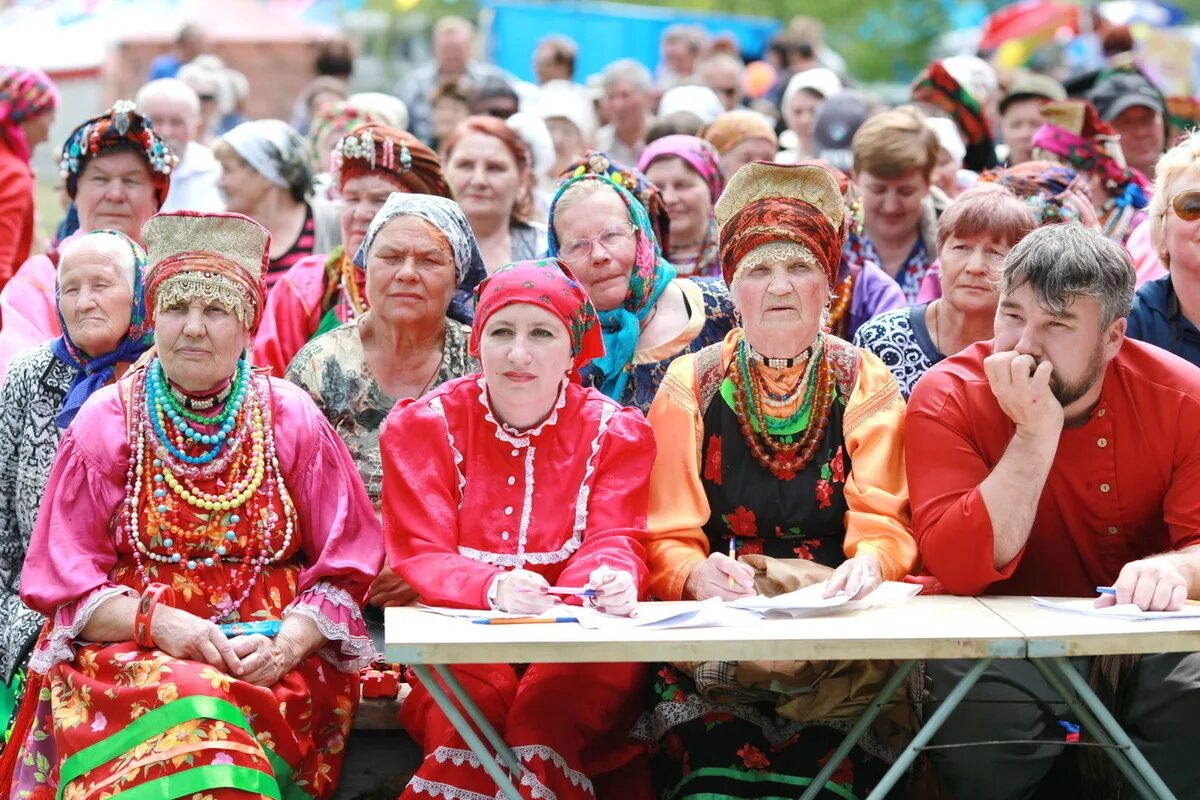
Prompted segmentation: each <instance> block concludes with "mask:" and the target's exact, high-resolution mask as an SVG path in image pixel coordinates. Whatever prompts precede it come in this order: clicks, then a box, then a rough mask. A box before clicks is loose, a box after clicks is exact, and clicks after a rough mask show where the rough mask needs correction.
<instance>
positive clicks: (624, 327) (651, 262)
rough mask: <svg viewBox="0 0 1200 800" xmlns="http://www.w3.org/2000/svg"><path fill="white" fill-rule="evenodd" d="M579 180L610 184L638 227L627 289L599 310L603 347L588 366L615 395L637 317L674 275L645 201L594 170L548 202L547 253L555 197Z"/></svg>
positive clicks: (554, 246)
mask: <svg viewBox="0 0 1200 800" xmlns="http://www.w3.org/2000/svg"><path fill="white" fill-rule="evenodd" d="M581 181H602V182H603V183H604V185H605V186H609V187H611V188H612V189H613V191H615V192H616V193H617V195H618V196H619V197H620V198H621V201H622V202H623V203H625V210H626V211H628V212H629V219H630V221H631V222H633V225H634V227H635V228H636V229H637V249H636V251H635V253H634V261H633V271H632V272H631V273H630V275H629V291H628V292H626V294H625V302H624V303H623V304H622V305H620V306H618V307H617V308H614V309H611V310H609V311H601V312H600V313H599V317H600V324H601V328H602V333H603V335H604V350H605V353H604V356H603V357H601V358H597V359H596V360H595V361H593V362H592V368H593V369H595V370H596V372H597V373H598V378H599V388H600V391H602V392H604V394H606V395H608V396H609V397H611V398H613V399H614V400H617V401H620V400H621V398H622V396H623V395H624V393H625V387H626V385H627V384H628V383H629V372H628V370H627V369H626V367H628V366H629V364H630V362H631V361H633V354H634V353H635V352H636V351H637V342H638V337H639V336H640V335H641V330H642V321H643V320H645V319H646V318H647V317H648V316H649V315H650V312H651V311H653V310H654V306H655V304H656V303H657V302H658V299H659V298H660V297H662V293H663V291H664V290H666V288H667V286H668V285H669V284H670V283H671V281H673V280H674V279H675V268H674V267H673V266H671V265H670V264H669V263H667V261H666V259H664V258H663V255H662V249H661V248H660V247H659V243H658V239H657V238H655V236H654V229H653V228H652V227H651V225H650V217H649V215H648V214H647V213H646V207H645V206H643V205H642V204H641V203H640V202H639V201H638V199H637V198H636V197H634V196H633V195H632V194H630V193H629V191H628V190H627V189H626V188H625V187H624V186H623V185H621V184H620V183H618V182H617V181H616V180H614V179H613V178H611V177H608V176H600V175H594V174H582V175H579V176H578V177H575V178H571V179H569V180H566V181H563V182H562V183H560V184H559V185H558V190H557V191H556V192H555V193H554V199H553V200H552V201H551V202H550V222H549V231H548V232H547V236H546V241H547V245H548V248H549V252H550V255H551V256H553V257H557V256H558V250H559V242H558V234H557V233H556V232H555V230H554V213H555V211H556V210H557V208H558V201H559V199H560V198H561V197H562V196H563V193H564V192H566V191H567V190H568V189H570V188H571V187H572V186H574V185H575V184H577V183H580V182H581Z"/></svg>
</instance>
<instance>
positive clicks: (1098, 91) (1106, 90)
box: [1087, 72, 1166, 122]
mask: <svg viewBox="0 0 1200 800" xmlns="http://www.w3.org/2000/svg"><path fill="white" fill-rule="evenodd" d="M1087 99H1088V100H1091V101H1092V104H1093V105H1094V106H1096V110H1097V111H1099V112H1100V118H1101V119H1103V120H1104V121H1105V122H1111V121H1112V120H1113V119H1116V117H1117V116H1119V115H1120V114H1121V112H1122V111H1125V110H1127V109H1130V108H1134V107H1135V106H1145V107H1146V108H1149V109H1152V110H1154V111H1157V112H1158V113H1160V114H1163V113H1165V112H1166V104H1165V103H1163V97H1162V94H1160V93H1159V91H1158V89H1156V88H1154V84H1152V83H1150V81H1148V80H1146V78H1144V77H1142V76H1141V75H1139V74H1137V73H1133V72H1118V73H1115V74H1113V75H1110V76H1108V77H1107V78H1105V79H1104V80H1102V81H1101V82H1099V83H1097V84H1096V86H1095V87H1094V88H1093V89H1092V90H1091V91H1090V92H1088V94H1087Z"/></svg>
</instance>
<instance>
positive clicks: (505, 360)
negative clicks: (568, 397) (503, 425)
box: [479, 303, 573, 427]
mask: <svg viewBox="0 0 1200 800" xmlns="http://www.w3.org/2000/svg"><path fill="white" fill-rule="evenodd" d="M479 361H480V363H481V364H482V365H483V374H484V377H485V378H486V379H487V385H488V394H489V396H490V398H491V400H492V403H493V405H495V406H496V411H498V412H499V413H500V415H501V416H502V417H505V418H506V419H505V420H504V421H505V422H508V423H509V424H511V425H517V426H519V427H524V426H525V425H526V424H528V423H529V422H530V421H536V420H538V419H541V418H543V417H545V416H546V415H547V414H549V413H550V409H551V408H553V407H554V402H555V400H556V399H557V398H558V389H559V386H560V385H561V384H562V380H563V376H565V375H566V374H567V373H568V372H569V371H570V369H571V366H572V362H573V356H572V354H571V337H570V335H569V333H568V332H567V329H566V327H565V326H564V325H563V324H562V322H561V321H560V320H559V319H558V317H556V316H554V315H553V314H551V313H550V312H549V311H546V310H545V309H544V308H541V307H540V306H535V305H531V304H529V303H514V304H512V305H510V306H505V307H504V308H501V309H500V310H499V311H497V312H495V313H494V314H492V315H491V316H490V317H488V318H487V321H486V322H485V323H484V327H483V334H482V335H481V336H480V337H479ZM531 411H532V413H530V412H531ZM518 417H519V418H518Z"/></svg>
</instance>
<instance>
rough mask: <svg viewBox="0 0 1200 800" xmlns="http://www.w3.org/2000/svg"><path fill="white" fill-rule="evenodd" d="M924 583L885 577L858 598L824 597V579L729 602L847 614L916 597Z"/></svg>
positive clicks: (777, 613) (783, 612) (769, 609)
mask: <svg viewBox="0 0 1200 800" xmlns="http://www.w3.org/2000/svg"><path fill="white" fill-rule="evenodd" d="M920 591H921V587H920V586H918V585H917V584H912V583H901V582H899V581H884V582H883V583H881V584H880V585H879V586H878V587H876V589H875V591H873V592H871V593H870V594H869V595H867V596H866V597H863V598H860V599H858V600H851V599H850V598H849V597H847V596H845V595H834V596H833V597H824V596H823V595H824V594H825V582H824V581H822V582H821V583H815V584H813V585H811V586H806V587H804V588H803V589H797V590H796V591H794V592H788V593H787V594H779V595H775V596H774V597H763V596H762V595H759V596H757V597H743V598H740V599H738V600H732V601H730V602H729V603H728V604H727V605H729V606H730V607H732V608H737V609H742V610H745V611H754V612H756V613H758V614H761V615H763V616H766V617H768V618H769V617H792V618H795V617H816V616H824V615H828V614H844V613H847V612H850V611H857V610H859V609H863V608H874V607H876V606H883V605H895V604H898V603H903V602H906V601H908V600H909V599H911V598H913V597H915V596H916V595H917V594H919V593H920Z"/></svg>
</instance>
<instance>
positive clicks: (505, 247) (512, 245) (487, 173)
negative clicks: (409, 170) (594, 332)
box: [442, 116, 546, 274]
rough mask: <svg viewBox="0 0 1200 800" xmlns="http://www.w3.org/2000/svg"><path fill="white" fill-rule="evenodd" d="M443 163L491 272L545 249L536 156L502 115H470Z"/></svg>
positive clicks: (448, 142) (450, 141)
mask: <svg viewBox="0 0 1200 800" xmlns="http://www.w3.org/2000/svg"><path fill="white" fill-rule="evenodd" d="M442 163H443V164H444V165H445V172H446V182H447V183H449V184H450V191H451V192H453V193H454V199H455V200H457V201H458V204H459V205H461V206H462V209H463V211H464V212H465V213H466V215H467V219H469V220H470V221H471V229H472V230H473V231H474V232H475V238H476V240H478V242H479V252H480V253H482V255H483V264H484V266H485V267H486V268H487V271H488V274H491V273H492V272H495V271H496V270H497V269H499V268H500V267H501V266H503V265H505V264H508V263H510V262H513V261H524V260H528V259H533V258H537V257H538V256H540V255H541V254H542V253H543V252H544V251H545V249H546V228H545V226H543V225H542V224H541V223H538V222H535V221H534V220H533V213H534V211H533V156H531V155H530V153H529V147H528V146H526V144H525V142H524V141H522V140H521V137H519V136H518V135H517V134H516V133H515V132H514V131H513V130H512V129H511V128H509V127H508V125H506V124H505V123H504V121H503V120H500V119H497V118H495V117H488V116H474V117H467V118H466V119H465V120H463V121H462V122H461V123H460V124H459V126H458V127H457V128H455V129H454V133H453V134H451V135H450V138H449V139H447V140H446V149H445V151H444V152H443V154H442Z"/></svg>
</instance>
